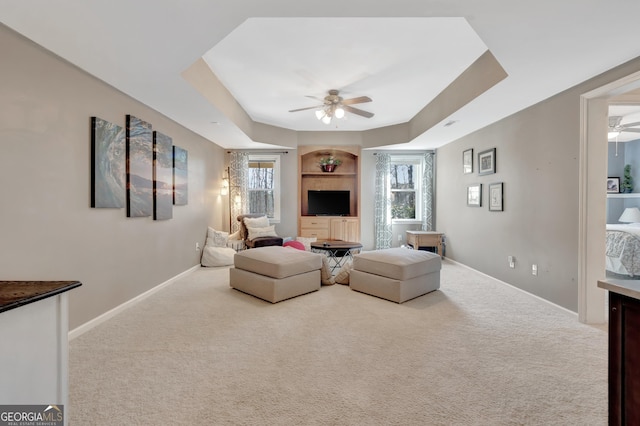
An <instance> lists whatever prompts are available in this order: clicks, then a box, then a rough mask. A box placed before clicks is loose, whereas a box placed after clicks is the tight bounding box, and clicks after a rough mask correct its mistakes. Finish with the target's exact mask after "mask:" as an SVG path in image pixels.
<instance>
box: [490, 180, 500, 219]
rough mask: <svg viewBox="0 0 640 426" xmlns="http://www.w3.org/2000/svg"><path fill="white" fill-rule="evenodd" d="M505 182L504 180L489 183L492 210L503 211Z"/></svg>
mask: <svg viewBox="0 0 640 426" xmlns="http://www.w3.org/2000/svg"><path fill="white" fill-rule="evenodd" d="M502 197H503V184H502V182H496V183H490V184H489V210H490V211H492V212H501V211H503V206H502Z"/></svg>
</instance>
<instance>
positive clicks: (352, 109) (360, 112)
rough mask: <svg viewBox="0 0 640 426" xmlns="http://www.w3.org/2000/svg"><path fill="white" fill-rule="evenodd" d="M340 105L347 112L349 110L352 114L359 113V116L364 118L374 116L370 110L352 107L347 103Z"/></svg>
mask: <svg viewBox="0 0 640 426" xmlns="http://www.w3.org/2000/svg"><path fill="white" fill-rule="evenodd" d="M342 107H343V108H344V110H345V111H349V112H351V113H353V114H357V115H361V116H363V117H366V118H371V117H373V116H374V114H373V113H372V112H369V111H363V110H361V109H358V108H354V107H351V106H349V105H344V104H343V105H342Z"/></svg>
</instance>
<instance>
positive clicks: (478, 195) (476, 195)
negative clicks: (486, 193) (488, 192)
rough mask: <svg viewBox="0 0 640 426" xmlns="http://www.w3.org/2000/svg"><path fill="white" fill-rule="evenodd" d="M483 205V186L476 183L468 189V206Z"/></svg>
mask: <svg viewBox="0 0 640 426" xmlns="http://www.w3.org/2000/svg"><path fill="white" fill-rule="evenodd" d="M481 205H482V184H481V183H476V184H474V185H469V186H468V187H467V206H469V207H480V206H481Z"/></svg>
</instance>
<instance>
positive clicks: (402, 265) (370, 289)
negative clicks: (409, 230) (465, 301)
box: [349, 248, 442, 303]
mask: <svg viewBox="0 0 640 426" xmlns="http://www.w3.org/2000/svg"><path fill="white" fill-rule="evenodd" d="M441 268H442V260H441V258H440V256H438V255H437V254H435V253H430V252H426V251H421V250H408V249H406V248H390V249H384V250H375V251H369V252H364V253H360V254H357V255H354V256H353V270H352V271H351V277H350V280H349V286H350V287H351V289H352V290H356V291H360V292H362V293H367V294H370V295H372V296H377V297H381V298H383V299H387V300H391V301H392V302H396V303H402V302H406V301H407V300H409V299H413V298H415V297H418V296H422V295H423V294H426V293H429V292H432V291H434V290H437V289H438V288H440V269H441Z"/></svg>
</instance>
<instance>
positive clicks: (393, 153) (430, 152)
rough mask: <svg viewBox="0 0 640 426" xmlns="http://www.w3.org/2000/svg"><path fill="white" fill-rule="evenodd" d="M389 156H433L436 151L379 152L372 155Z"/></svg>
mask: <svg viewBox="0 0 640 426" xmlns="http://www.w3.org/2000/svg"><path fill="white" fill-rule="evenodd" d="M382 153H384V154H391V155H402V154H435V153H436V151H435V150H434V149H427V150H424V151H381V152H374V153H373V155H378V154H382Z"/></svg>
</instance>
